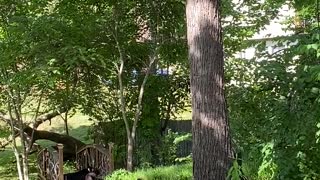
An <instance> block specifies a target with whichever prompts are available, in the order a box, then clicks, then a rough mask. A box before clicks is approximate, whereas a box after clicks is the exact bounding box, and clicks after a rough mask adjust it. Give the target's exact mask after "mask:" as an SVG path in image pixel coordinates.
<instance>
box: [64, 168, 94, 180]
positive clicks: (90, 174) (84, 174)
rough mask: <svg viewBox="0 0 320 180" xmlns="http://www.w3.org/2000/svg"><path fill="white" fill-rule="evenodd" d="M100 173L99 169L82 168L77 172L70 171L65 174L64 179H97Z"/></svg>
mask: <svg viewBox="0 0 320 180" xmlns="http://www.w3.org/2000/svg"><path fill="white" fill-rule="evenodd" d="M98 175H99V172H98V171H95V170H94V169H93V168H87V169H82V170H81V171H78V172H75V173H68V174H64V175H63V179H64V180H95V179H97V176H98Z"/></svg>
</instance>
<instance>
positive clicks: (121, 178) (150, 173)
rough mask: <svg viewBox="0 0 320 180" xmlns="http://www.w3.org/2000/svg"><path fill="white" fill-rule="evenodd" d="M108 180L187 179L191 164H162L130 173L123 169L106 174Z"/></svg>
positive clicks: (190, 177)
mask: <svg viewBox="0 0 320 180" xmlns="http://www.w3.org/2000/svg"><path fill="white" fill-rule="evenodd" d="M106 179H108V180H110V179H111V180H138V179H139V180H188V179H192V164H191V163H188V164H183V165H176V166H163V167H157V168H148V169H141V170H137V171H136V172H133V173H130V172H128V171H125V170H123V169H120V170H117V171H115V172H114V173H112V174H111V175H110V176H108V177H107V178H106Z"/></svg>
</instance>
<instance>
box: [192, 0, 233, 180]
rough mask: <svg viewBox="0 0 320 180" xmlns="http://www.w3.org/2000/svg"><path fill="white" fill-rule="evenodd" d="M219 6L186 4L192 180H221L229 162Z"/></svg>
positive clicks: (209, 1)
mask: <svg viewBox="0 0 320 180" xmlns="http://www.w3.org/2000/svg"><path fill="white" fill-rule="evenodd" d="M219 6H220V1H219V0H187V8H186V14H187V34H188V37H187V38H188V47H189V60H190V67H191V93H192V132H193V133H192V135H193V148H192V153H193V154H192V155H193V179H196V180H209V179H210V180H225V179H226V176H227V173H228V170H229V168H230V165H231V161H232V151H231V141H230V134H229V125H228V119H227V115H226V102H225V97H224V82H223V79H224V70H223V68H224V67H223V65H224V61H223V46H222V34H221V22H220V11H219V8H220V7H219Z"/></svg>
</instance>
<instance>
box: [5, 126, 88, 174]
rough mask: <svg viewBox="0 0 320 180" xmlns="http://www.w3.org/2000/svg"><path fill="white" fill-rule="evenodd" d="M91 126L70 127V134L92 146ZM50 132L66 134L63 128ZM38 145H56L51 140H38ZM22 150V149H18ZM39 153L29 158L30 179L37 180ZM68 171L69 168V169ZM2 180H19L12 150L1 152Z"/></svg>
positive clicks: (53, 129)
mask: <svg viewBox="0 0 320 180" xmlns="http://www.w3.org/2000/svg"><path fill="white" fill-rule="evenodd" d="M89 128H90V125H81V126H78V127H77V128H72V127H70V129H69V133H70V136H72V137H75V138H77V139H79V140H80V141H82V142H84V143H86V144H91V143H93V140H91V139H90V138H89V136H88V131H89ZM50 132H56V133H62V134H63V133H64V129H63V128H60V127H58V128H52V129H50ZM37 143H38V144H40V145H41V146H42V147H51V146H54V145H55V144H56V143H55V142H52V141H49V140H38V141H37ZM18 148H20V147H18ZM36 159H37V153H34V154H32V155H30V156H29V165H30V166H29V171H30V179H36V177H37V161H36ZM67 169H68V168H67ZM0 179H1V180H15V179H18V173H17V166H16V159H15V157H14V153H13V151H12V149H11V148H9V147H8V148H6V149H4V150H3V151H0Z"/></svg>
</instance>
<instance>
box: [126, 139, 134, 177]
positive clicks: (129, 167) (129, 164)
mask: <svg viewBox="0 0 320 180" xmlns="http://www.w3.org/2000/svg"><path fill="white" fill-rule="evenodd" d="M133 143H134V142H133V139H132V137H131V136H130V137H128V146H127V148H128V149H127V170H128V171H133Z"/></svg>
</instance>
